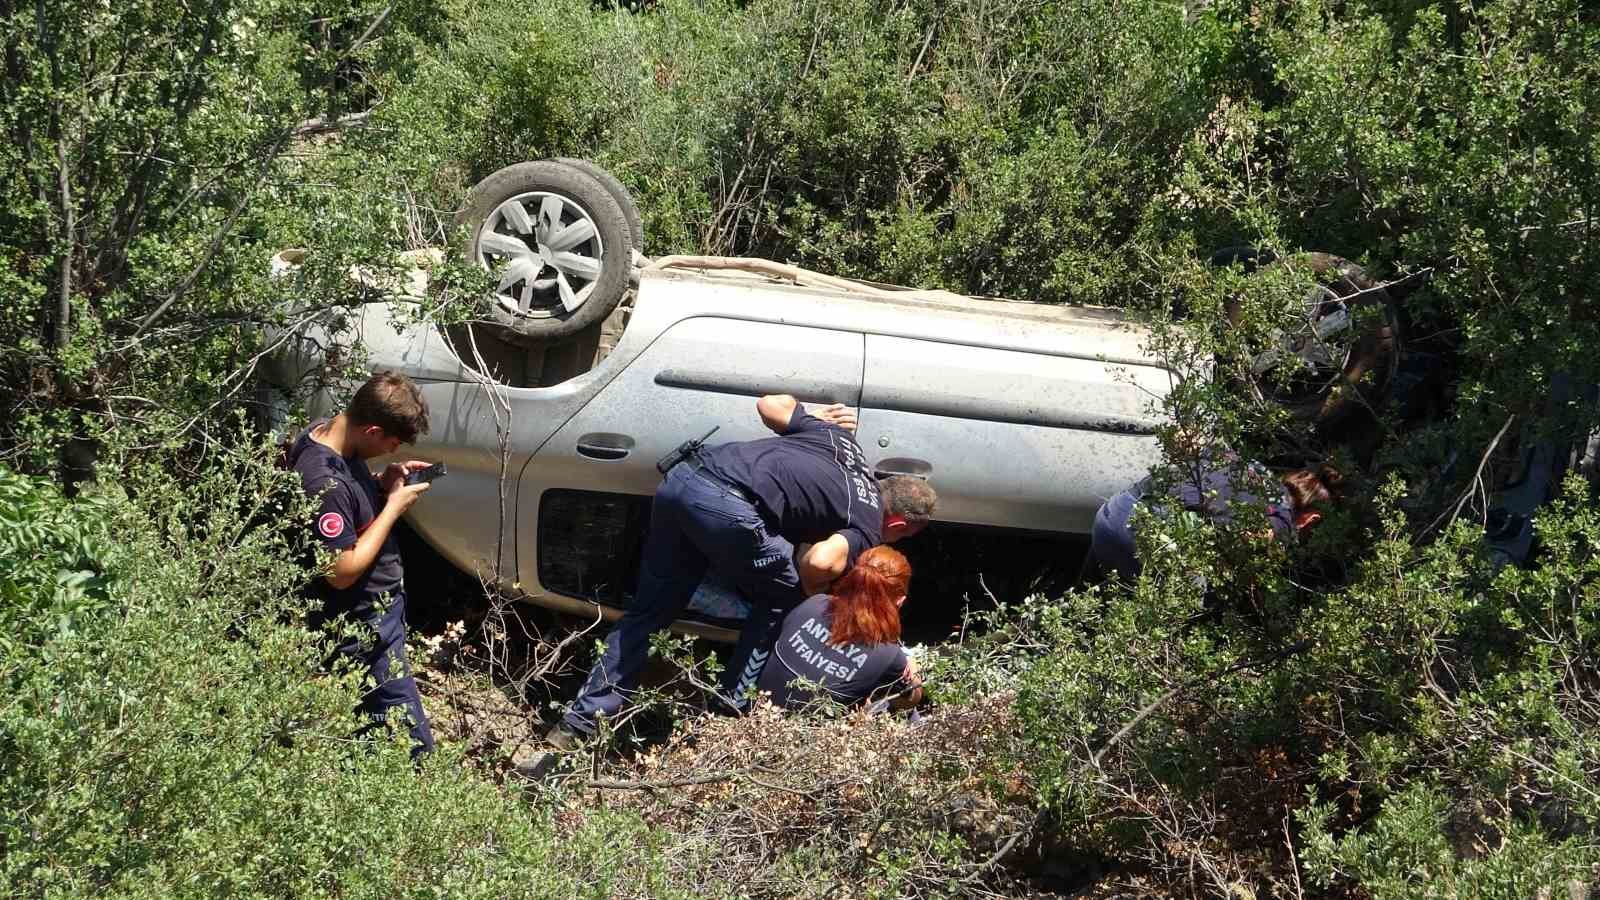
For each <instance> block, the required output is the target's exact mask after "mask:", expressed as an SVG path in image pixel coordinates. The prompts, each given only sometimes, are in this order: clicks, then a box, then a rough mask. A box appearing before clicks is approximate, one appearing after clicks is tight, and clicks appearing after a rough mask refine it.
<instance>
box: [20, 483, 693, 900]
mask: <svg viewBox="0 0 1600 900" xmlns="http://www.w3.org/2000/svg"><path fill="white" fill-rule="evenodd" d="M208 468H209V469H210V473H209V474H208V475H207V476H206V477H205V478H204V479H202V480H200V481H198V482H191V483H181V482H178V481H175V480H174V479H172V478H170V477H168V476H165V475H162V474H160V473H155V472H139V473H133V474H131V475H130V476H129V477H128V478H127V479H126V480H125V481H124V482H123V485H122V486H121V487H119V486H108V487H106V488H104V489H102V491H101V492H100V493H99V494H98V495H96V496H94V497H90V498H84V499H80V500H76V501H67V500H64V499H63V498H62V497H61V496H60V494H59V493H58V492H57V491H56V490H55V489H53V488H51V487H50V486H49V485H47V484H44V483H42V482H39V481H36V480H29V479H25V478H22V477H20V476H17V475H14V474H11V473H0V498H3V500H0V503H3V504H4V506H3V507H0V520H3V521H4V522H5V523H6V527H5V529H4V531H3V536H4V537H3V539H4V540H5V542H6V543H5V547H6V554H5V557H4V558H5V561H6V563H5V564H6V568H5V571H4V576H3V581H0V584H3V585H4V586H5V605H4V607H3V608H0V615H3V616H4V617H5V618H4V620H3V621H4V623H5V625H6V626H7V627H6V637H7V640H8V643H7V644H6V645H5V646H6V648H7V652H6V653H5V654H4V657H3V660H4V661H3V663H0V690H3V691H4V693H5V696H6V698H7V699H6V702H5V703H4V704H3V705H0V796H4V797H5V798H6V803H5V809H4V810H3V811H0V882H3V883H5V884H6V885H7V888H8V892H10V893H14V894H16V895H19V896H90V895H104V894H107V893H111V894H115V895H120V896H147V897H170V896H213V895H216V894H221V893H230V894H244V895H275V896H294V897H305V896H334V895H337V896H347V897H348V896H357V897H392V896H396V895H420V894H428V895H438V896H462V897H469V896H471V897H508V896H552V895H561V896H579V895H582V896H608V895H611V894H612V893H613V886H616V885H620V884H640V885H642V884H648V883H650V879H651V878H652V877H654V875H653V873H654V871H655V870H656V869H657V868H658V867H659V858H658V857H657V856H656V855H655V854H654V851H653V850H652V849H651V848H652V847H654V846H657V845H658V844H659V839H658V838H657V837H655V836H653V835H652V834H651V833H650V831H649V829H647V828H646V827H645V826H644V825H643V824H642V823H640V822H639V821H638V820H637V819H635V818H631V817H629V816H625V815H611V814H607V813H606V812H604V811H603V810H595V811H592V812H591V813H589V814H588V815H587V816H585V817H584V819H583V821H581V822H579V823H578V824H577V825H576V826H575V827H567V828H564V829H562V830H561V831H560V832H559V833H558V831H557V829H556V827H555V826H554V824H553V820H552V811H551V810H549V809H541V808H530V807H529V806H527V805H526V804H524V803H522V802H521V801H519V800H518V799H517V798H516V797H515V796H514V795H512V794H509V793H502V791H501V790H500V789H498V788H497V787H496V786H495V785H493V784H492V783H490V782H487V781H485V780H483V779H482V778H481V777H479V776H478V775H476V774H474V770H470V769H467V768H464V767H463V765H462V759H461V751H460V748H459V747H452V746H445V747H443V748H442V749H441V750H440V751H439V752H438V753H436V754H434V755H433V756H432V757H430V758H429V759H428V760H427V762H426V763H425V764H424V765H423V766H422V768H421V770H420V771H413V768H412V765H411V762H410V760H409V754H408V749H407V747H406V746H405V738H404V730H403V729H396V731H397V732H398V734H397V736H396V738H395V740H394V741H390V742H379V743H377V744H370V743H365V742H362V741H358V740H356V739H355V738H354V737H353V734H354V731H355V728H356V726H357V724H358V723H357V721H356V720H355V717H354V715H353V713H352V709H353V707H354V701H355V698H356V696H357V695H358V693H359V686H358V682H359V673H344V674H340V675H331V674H322V675H319V674H318V668H319V663H320V662H321V660H322V655H323V653H324V652H325V651H324V649H323V648H322V647H321V646H320V644H319V642H318V640H317V639H316V638H315V637H314V636H313V634H312V633H310V632H309V631H307V630H306V629H304V628H303V627H301V626H300V625H299V623H298V615H297V614H298V612H299V610H300V608H301V606H302V602H301V601H300V600H298V599H297V597H298V590H297V588H298V586H299V585H300V584H302V583H303V581H304V579H305V577H306V573H305V571H304V570H303V569H302V568H301V567H300V566H299V565H298V564H296V563H293V562H291V561H287V558H288V557H289V556H290V553H289V551H288V549H287V543H286V534H285V529H283V528H278V527H273V526H271V525H270V524H261V523H262V522H263V521H264V520H271V519H272V518H273V517H275V516H277V515H278V514H279V511H278V510H275V509H274V508H273V507H272V501H271V500H270V499H267V498H273V497H283V496H294V495H295V494H296V493H297V491H296V490H294V489H293V488H294V486H292V485H290V486H289V487H290V490H289V491H288V492H287V493H286V492H285V491H284V490H283V488H284V484H283V479H284V473H278V472H274V471H272V470H271V469H270V468H268V467H266V466H263V465H261V464H260V463H257V462H252V461H251V460H249V459H248V458H246V457H245V456H243V455H241V456H240V457H235V458H230V459H224V460H218V461H216V462H215V464H214V465H212V466H210V467H208ZM123 487H125V488H126V491H124V490H123V489H122V488H123ZM130 492H131V493H132V496H131V497H130V496H128V495H127V494H128V493H130ZM113 535H114V536H115V538H116V545H117V548H118V549H117V551H116V553H115V554H112V555H107V554H105V553H102V552H100V551H99V550H98V549H96V548H98V547H100V546H103V545H102V544H101V543H100V542H101V541H106V540H108V539H109V538H110V537H111V536H113ZM84 566H89V567H90V568H89V569H81V568H80V567H84ZM91 570H92V571H94V572H95V573H96V574H95V576H94V579H95V580H94V581H93V582H92V583H86V582H85V581H84V580H83V579H82V578H80V577H79V576H78V574H77V573H79V572H80V571H91ZM58 573H68V574H58ZM74 592H76V593H74ZM73 598H76V599H75V600H73ZM85 598H89V599H85ZM69 601H70V602H69ZM19 638H20V640H19ZM627 890H634V889H633V888H628V889H627ZM668 892H670V891H668Z"/></svg>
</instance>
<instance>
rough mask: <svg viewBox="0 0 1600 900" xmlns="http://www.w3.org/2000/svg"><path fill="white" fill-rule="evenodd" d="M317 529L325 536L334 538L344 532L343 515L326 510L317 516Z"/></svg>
mask: <svg viewBox="0 0 1600 900" xmlns="http://www.w3.org/2000/svg"><path fill="white" fill-rule="evenodd" d="M317 531H319V532H321V534H322V536H323V537H325V538H336V537H338V536H339V535H341V534H344V516H341V515H339V514H338V513H336V512H326V513H323V514H322V515H321V516H319V517H317Z"/></svg>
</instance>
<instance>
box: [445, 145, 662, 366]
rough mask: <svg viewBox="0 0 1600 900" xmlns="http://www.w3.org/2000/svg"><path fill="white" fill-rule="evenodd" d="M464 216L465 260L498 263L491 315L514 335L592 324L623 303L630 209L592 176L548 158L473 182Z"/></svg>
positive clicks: (548, 338) (540, 335)
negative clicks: (627, 212)
mask: <svg viewBox="0 0 1600 900" xmlns="http://www.w3.org/2000/svg"><path fill="white" fill-rule="evenodd" d="M462 220H463V221H465V222H467V223H469V224H470V226H471V229H472V231H471V236H470V237H469V238H468V240H467V245H466V247H465V248H464V255H465V257H466V260H467V261H468V262H469V263H473V264H475V265H479V266H482V267H484V268H487V269H496V270H498V271H499V273H500V274H501V279H500V281H499V283H498V284H497V285H496V286H495V288H494V289H493V290H492V291H491V293H490V295H489V297H488V303H487V306H488V311H489V318H490V320H491V321H492V322H493V323H494V324H495V326H496V327H497V328H498V329H499V331H500V332H501V336H502V337H503V338H504V339H505V340H507V341H510V342H512V343H516V344H520V345H523V346H539V345H543V344H548V343H551V342H553V341H560V340H565V339H566V338H569V337H572V336H574V335H576V334H578V333H579V332H582V331H584V330H585V329H588V328H591V327H593V326H595V325H597V324H598V323H600V322H601V321H603V320H604V319H605V318H606V316H608V315H610V314H611V312H612V310H614V309H616V308H617V304H618V303H620V302H621V301H622V297H623V294H625V293H626V292H627V290H628V272H629V269H630V267H631V266H632V263H633V249H634V244H633V234H632V231H631V230H630V228H629V226H628V220H627V216H626V215H624V213H623V211H622V208H621V206H620V205H619V204H618V203H617V201H616V199H615V198H613V197H612V195H611V192H610V191H609V190H607V189H606V187H605V185H604V184H602V183H601V182H600V181H599V180H598V179H596V178H594V177H593V176H592V175H589V174H587V173H586V172H584V171H582V170H580V169H577V168H574V167H572V166H568V165H563V164H561V163H558V162H554V161H551V160H539V161H536V162H522V163H516V164H514V165H510V166H506V167H505V168H503V169H501V170H500V171H498V172H495V173H494V174H492V175H490V176H489V177H487V178H485V179H483V180H482V181H480V182H478V184H477V186H476V187H474V188H473V189H472V195H471V197H470V199H469V202H468V204H467V209H466V211H465V212H464V213H463V215H462Z"/></svg>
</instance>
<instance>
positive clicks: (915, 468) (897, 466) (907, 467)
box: [872, 456, 933, 479]
mask: <svg viewBox="0 0 1600 900" xmlns="http://www.w3.org/2000/svg"><path fill="white" fill-rule="evenodd" d="M872 474H874V475H876V476H877V477H879V478H886V477H888V476H890V475H912V476H915V477H917V478H923V479H926V478H928V477H929V476H931V475H932V474H933V463H930V462H928V461H927V460H924V459H912V458H910V457H907V456H892V457H890V458H888V459H885V460H880V461H879V462H878V464H877V465H875V466H873V467H872Z"/></svg>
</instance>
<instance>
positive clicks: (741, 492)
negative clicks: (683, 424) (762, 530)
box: [689, 456, 761, 510]
mask: <svg viewBox="0 0 1600 900" xmlns="http://www.w3.org/2000/svg"><path fill="white" fill-rule="evenodd" d="M689 466H690V467H691V468H692V469H693V470H694V473H695V474H696V475H699V476H700V477H701V478H704V479H705V480H707V481H709V482H711V483H712V484H714V485H716V486H717V487H719V488H722V489H723V490H725V491H727V492H728V493H729V494H731V495H733V496H735V497H738V498H739V499H740V500H743V501H744V502H746V503H748V504H750V505H751V506H754V507H756V509H757V510H759V509H760V508H761V507H760V506H758V505H757V504H756V498H755V497H753V496H751V494H750V492H749V491H747V490H745V489H744V488H742V487H740V486H738V485H737V484H734V483H732V482H730V481H728V480H727V479H726V478H723V477H722V476H720V475H716V474H713V473H711V472H708V471H706V467H705V466H704V465H703V464H702V463H701V462H700V459H699V457H698V456H696V457H692V458H690V460H689Z"/></svg>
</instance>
